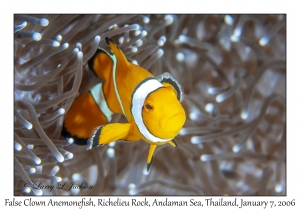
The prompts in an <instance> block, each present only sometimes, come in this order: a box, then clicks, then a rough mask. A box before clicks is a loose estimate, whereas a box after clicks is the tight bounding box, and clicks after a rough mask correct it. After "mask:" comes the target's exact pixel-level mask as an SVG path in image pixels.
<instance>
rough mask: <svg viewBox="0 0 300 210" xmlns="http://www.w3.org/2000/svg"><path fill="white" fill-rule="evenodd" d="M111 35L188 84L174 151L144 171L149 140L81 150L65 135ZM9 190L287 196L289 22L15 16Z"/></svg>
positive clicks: (136, 56) (130, 55)
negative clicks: (68, 117) (92, 62)
mask: <svg viewBox="0 0 300 210" xmlns="http://www.w3.org/2000/svg"><path fill="white" fill-rule="evenodd" d="M107 36H108V37H111V38H112V39H113V40H115V42H116V43H117V44H118V45H119V47H120V48H121V49H122V50H123V52H124V53H125V55H126V57H127V59H128V60H129V61H131V62H133V63H135V64H138V65H140V66H142V67H144V68H146V69H148V70H149V71H150V72H151V73H152V74H153V75H154V76H158V75H160V74H162V73H163V72H169V73H171V74H172V76H173V77H174V78H175V79H176V80H177V81H178V82H179V83H180V84H181V85H182V88H183V92H184V99H183V101H182V105H183V107H184V109H185V111H186V115H187V120H186V123H185V125H184V127H183V128H182V130H181V131H180V134H179V135H178V136H177V137H176V142H177V144H178V147H177V148H173V147H171V146H170V145H163V146H159V147H158V148H157V149H156V151H155V154H154V159H153V164H152V167H151V169H150V171H149V173H147V172H146V159H147V154H148V149H149V145H148V144H147V143H145V142H143V141H138V142H136V143H128V142H123V141H117V142H115V143H111V144H109V145H106V146H101V147H97V148H94V149H92V150H90V151H86V147H85V146H77V145H74V144H72V141H71V140H69V141H67V140H65V139H64V138H63V137H62V136H61V135H60V134H61V130H62V123H63V119H64V114H65V113H66V112H67V111H68V110H69V108H70V106H71V105H72V103H73V101H74V100H76V97H77V96H79V95H80V94H82V93H84V92H86V91H88V90H89V89H90V88H91V87H93V86H94V85H95V84H97V83H99V82H101V81H100V80H99V79H98V78H96V77H95V76H94V75H93V74H92V73H91V72H90V71H89V69H88V68H87V65H86V62H87V61H88V60H89V59H90V58H91V57H92V56H93V54H94V53H95V51H96V49H97V47H101V48H105V49H108V47H107V44H106V42H105V39H104V38H105V37H107ZM112 121H113V122H125V121H126V120H125V118H124V117H123V116H121V115H114V116H113V120H112ZM59 183H60V184H59ZM64 183H65V184H64ZM72 183H73V184H72ZM62 185H64V187H62ZM51 186H53V188H52V187H51ZM91 186H92V187H91ZM59 188H64V189H59ZM70 188H71V189H70ZM14 195H16V196H18V195H286V16H285V15H280V14H276V15H272V14H268V15H247V14H244V15H238V14H235V15H230V14H229V15H225V14H223V15H171V14H168V15H164V14H156V15H149V14H147V15H131V14H126V15H112V14H109V15H107V14H105V15H99V14H96V15H92V14H89V15H37V14H34V15H28V14H27V15H21V14H15V15H14Z"/></svg>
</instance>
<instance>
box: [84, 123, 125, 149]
mask: <svg viewBox="0 0 300 210" xmlns="http://www.w3.org/2000/svg"><path fill="white" fill-rule="evenodd" d="M130 127H131V126H130V124H129V123H112V124H106V125H102V126H99V127H97V128H96V129H95V130H94V132H93V134H92V136H91V137H90V138H89V140H88V149H92V148H93V147H96V146H99V145H103V144H109V143H111V142H114V141H117V140H126V141H130V140H128V139H127V138H126V137H127V136H128V135H129V133H130Z"/></svg>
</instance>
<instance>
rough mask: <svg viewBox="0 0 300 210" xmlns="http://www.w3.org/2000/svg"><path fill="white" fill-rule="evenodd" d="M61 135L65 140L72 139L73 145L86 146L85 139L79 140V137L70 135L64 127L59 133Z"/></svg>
mask: <svg viewBox="0 0 300 210" xmlns="http://www.w3.org/2000/svg"><path fill="white" fill-rule="evenodd" d="M61 135H62V136H63V137H64V138H65V139H69V138H72V139H73V140H74V142H73V144H77V145H87V141H88V139H87V138H79V137H77V136H76V135H71V134H70V133H69V131H68V130H67V128H66V127H65V126H63V129H62V131H61Z"/></svg>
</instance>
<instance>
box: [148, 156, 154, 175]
mask: <svg viewBox="0 0 300 210" xmlns="http://www.w3.org/2000/svg"><path fill="white" fill-rule="evenodd" d="M152 162H153V156H152V158H151V161H150V163H148V164H147V172H148V171H149V169H150V167H151V165H152Z"/></svg>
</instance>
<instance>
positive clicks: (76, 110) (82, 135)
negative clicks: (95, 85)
mask: <svg viewBox="0 0 300 210" xmlns="http://www.w3.org/2000/svg"><path fill="white" fill-rule="evenodd" d="M106 123H107V119H106V116H105V115H104V114H103V112H102V111H101V110H100V109H99V106H98V105H97V103H96V102H95V100H94V98H93V96H92V94H91V93H90V92H86V93H84V94H82V95H80V96H79V97H78V98H77V99H76V100H75V102H74V103H73V104H72V106H71V107H70V109H69V111H68V112H67V113H66V115H65V119H64V123H63V129H62V133H61V134H62V136H64V137H65V138H66V139H70V138H73V140H74V144H78V145H86V144H87V140H88V138H89V137H90V134H91V133H92V131H93V129H94V128H95V127H96V126H99V125H105V124H106Z"/></svg>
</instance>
